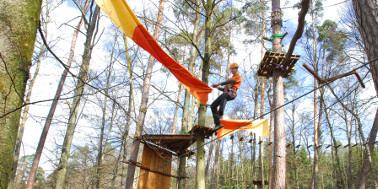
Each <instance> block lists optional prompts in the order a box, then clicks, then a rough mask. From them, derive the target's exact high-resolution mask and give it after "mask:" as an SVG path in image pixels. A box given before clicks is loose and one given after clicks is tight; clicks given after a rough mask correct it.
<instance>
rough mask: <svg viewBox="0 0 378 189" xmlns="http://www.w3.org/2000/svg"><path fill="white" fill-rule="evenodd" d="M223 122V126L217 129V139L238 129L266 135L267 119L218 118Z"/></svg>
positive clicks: (267, 133) (267, 132)
mask: <svg viewBox="0 0 378 189" xmlns="http://www.w3.org/2000/svg"><path fill="white" fill-rule="evenodd" d="M220 121H221V123H222V124H223V128H221V129H219V130H218V136H217V138H218V140H221V139H222V138H224V137H225V136H227V135H229V134H232V133H235V132H236V131H239V130H247V131H250V132H253V133H256V135H257V136H262V137H263V136H268V135H269V131H268V120H267V119H257V120H254V121H250V120H220Z"/></svg>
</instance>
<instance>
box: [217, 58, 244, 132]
mask: <svg viewBox="0 0 378 189" xmlns="http://www.w3.org/2000/svg"><path fill="white" fill-rule="evenodd" d="M238 68H239V66H238V64H236V63H232V64H231V65H230V70H231V73H232V77H231V78H230V79H228V80H226V81H224V82H222V83H219V84H214V85H211V87H213V88H218V90H220V91H223V94H221V95H220V96H219V97H218V98H217V99H215V100H214V102H213V103H212V104H211V105H210V107H211V112H212V113H213V118H214V124H215V127H214V128H213V130H218V129H220V128H222V127H223V125H222V123H221V122H220V118H221V117H222V116H223V113H224V108H225V107H226V103H227V101H230V100H234V99H235V97H236V91H237V90H238V89H239V86H240V84H241V81H242V78H241V77H240V75H239V74H238ZM220 85H222V86H224V87H219V86H220ZM218 107H219V110H218Z"/></svg>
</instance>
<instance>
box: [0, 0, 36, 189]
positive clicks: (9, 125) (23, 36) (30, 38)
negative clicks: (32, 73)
mask: <svg viewBox="0 0 378 189" xmlns="http://www.w3.org/2000/svg"><path fill="white" fill-rule="evenodd" d="M41 5H42V1H41V0H13V1H1V3H0V28H1V30H0V99H1V103H0V110H1V111H0V115H1V118H0V125H1V127H0V133H1V135H0V154H1V157H0V188H7V187H8V184H9V176H10V174H11V171H12V165H13V155H14V150H15V145H16V140H17V134H18V127H19V121H20V116H21V106H22V105H23V103H24V95H25V94H24V93H25V88H26V83H27V80H28V78H29V68H30V66H31V58H32V55H33V50H34V42H35V37H36V32H37V28H38V23H39V22H38V20H39V15H40V11H41ZM9 112H12V113H9Z"/></svg>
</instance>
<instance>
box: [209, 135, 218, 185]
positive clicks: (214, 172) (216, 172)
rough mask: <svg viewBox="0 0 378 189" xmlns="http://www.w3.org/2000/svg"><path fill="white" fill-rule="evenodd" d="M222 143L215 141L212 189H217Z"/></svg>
mask: <svg viewBox="0 0 378 189" xmlns="http://www.w3.org/2000/svg"><path fill="white" fill-rule="evenodd" d="M220 143H221V141H219V140H216V141H215V155H214V169H213V174H211V181H210V189H216V188H217V183H218V182H217V175H218V168H219V154H220V153H219V152H220V151H219V149H220Z"/></svg>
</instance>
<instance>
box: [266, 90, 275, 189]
mask: <svg viewBox="0 0 378 189" xmlns="http://www.w3.org/2000/svg"><path fill="white" fill-rule="evenodd" d="M271 89H272V84H271V85H270V86H269V89H268V91H267V92H266V94H267V95H266V96H268V102H269V107H270V111H272V110H273V109H274V107H273V103H272V100H271V99H270V94H269V93H270V90H271ZM269 115H270V123H269V149H268V151H269V154H268V162H269V163H268V164H269V165H268V167H269V173H268V175H269V181H268V188H272V187H273V185H272V177H273V125H274V122H273V120H274V112H270V114H269Z"/></svg>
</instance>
